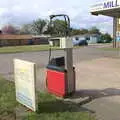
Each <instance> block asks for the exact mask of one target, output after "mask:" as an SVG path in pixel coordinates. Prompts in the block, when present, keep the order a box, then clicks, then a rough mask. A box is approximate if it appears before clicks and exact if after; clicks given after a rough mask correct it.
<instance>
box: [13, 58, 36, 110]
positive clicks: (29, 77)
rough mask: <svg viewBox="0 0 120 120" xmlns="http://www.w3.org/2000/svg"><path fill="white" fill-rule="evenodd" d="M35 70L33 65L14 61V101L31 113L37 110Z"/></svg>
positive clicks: (17, 60) (22, 61)
mask: <svg viewBox="0 0 120 120" xmlns="http://www.w3.org/2000/svg"><path fill="white" fill-rule="evenodd" d="M35 70H36V68H35V63H32V62H28V61H24V60H19V59H15V60H14V74H15V86H16V100H17V101H18V102H20V103H21V104H23V105H25V106H26V107H28V108H29V109H31V110H33V111H36V109H37V106H36V93H35V91H36V90H35V81H36V75H35Z"/></svg>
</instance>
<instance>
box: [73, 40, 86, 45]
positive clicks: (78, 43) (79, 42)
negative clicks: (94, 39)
mask: <svg viewBox="0 0 120 120" xmlns="http://www.w3.org/2000/svg"><path fill="white" fill-rule="evenodd" d="M73 45H74V46H77V45H78V46H87V45H88V42H87V40H73Z"/></svg>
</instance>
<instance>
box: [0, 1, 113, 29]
mask: <svg viewBox="0 0 120 120" xmlns="http://www.w3.org/2000/svg"><path fill="white" fill-rule="evenodd" d="M96 1H99V0H92V1H91V0H84V1H82V0H81V1H80V0H11V1H10V0H4V1H1V2H0V25H3V24H7V23H12V24H13V23H14V24H23V23H28V22H31V21H33V20H35V19H37V18H38V17H40V18H47V19H48V18H49V15H50V14H59V13H64V14H68V15H69V16H70V18H71V21H72V22H71V24H72V26H73V27H77V28H80V27H82V28H83V27H85V28H88V27H91V26H92V25H98V24H101V23H102V22H103V23H104V22H106V21H110V20H111V19H109V18H106V17H101V16H100V17H99V16H98V17H94V16H92V15H90V13H89V7H90V6H91V5H92V4H94V2H96ZM98 26H99V28H101V27H100V25H98ZM104 26H106V27H104V30H105V28H106V29H107V28H108V27H109V29H110V26H109V25H108V24H106V23H104ZM102 30H103V28H102ZM111 31H112V28H111Z"/></svg>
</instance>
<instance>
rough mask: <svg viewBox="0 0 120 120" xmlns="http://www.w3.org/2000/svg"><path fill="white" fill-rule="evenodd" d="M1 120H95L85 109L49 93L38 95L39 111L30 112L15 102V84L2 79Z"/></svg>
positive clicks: (0, 97)
mask: <svg viewBox="0 0 120 120" xmlns="http://www.w3.org/2000/svg"><path fill="white" fill-rule="evenodd" d="M0 85H1V87H0V120H95V119H94V118H93V117H92V116H91V114H90V113H89V112H87V111H86V110H83V108H81V107H79V106H77V105H73V104H71V103H65V102H63V101H62V100H58V99H56V97H55V96H52V95H50V94H48V93H38V98H39V99H38V111H37V112H36V113H34V112H31V111H29V110H28V109H27V108H25V107H23V106H22V105H20V104H19V103H17V102H16V100H15V87H14V83H11V82H9V81H6V80H5V79H3V78H2V77H0Z"/></svg>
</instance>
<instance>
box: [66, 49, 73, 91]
mask: <svg viewBox="0 0 120 120" xmlns="http://www.w3.org/2000/svg"><path fill="white" fill-rule="evenodd" d="M72 52H73V51H72V48H66V49H65V68H66V70H67V79H68V81H67V82H68V93H72V92H73V91H74V84H75V83H74V72H73V53H72Z"/></svg>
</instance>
